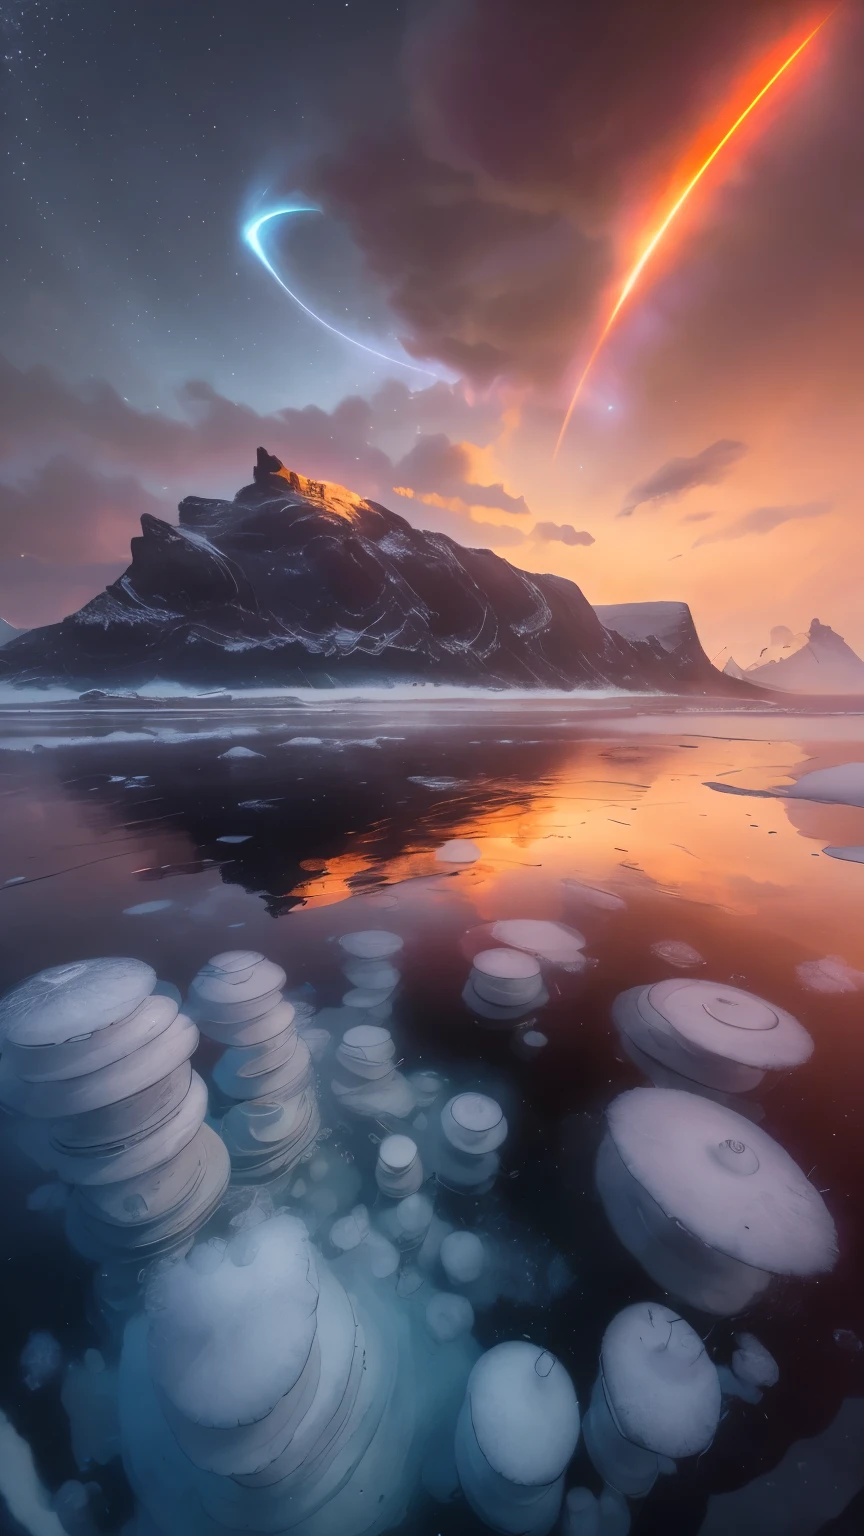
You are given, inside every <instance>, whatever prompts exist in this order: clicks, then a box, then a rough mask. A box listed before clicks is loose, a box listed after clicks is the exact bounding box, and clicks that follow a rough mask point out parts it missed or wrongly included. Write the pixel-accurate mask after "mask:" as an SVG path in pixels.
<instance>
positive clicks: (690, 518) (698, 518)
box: [681, 512, 716, 523]
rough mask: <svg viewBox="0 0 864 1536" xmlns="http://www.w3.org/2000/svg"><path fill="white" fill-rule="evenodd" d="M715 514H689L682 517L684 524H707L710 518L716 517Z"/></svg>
mask: <svg viewBox="0 0 864 1536" xmlns="http://www.w3.org/2000/svg"><path fill="white" fill-rule="evenodd" d="M714 516H716V514H715V513H714V512H687V513H685V515H684V517H682V519H681V521H682V523H707V521H708V519H709V517H714Z"/></svg>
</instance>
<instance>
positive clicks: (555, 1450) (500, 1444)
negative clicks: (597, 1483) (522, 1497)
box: [467, 1339, 579, 1488]
mask: <svg viewBox="0 0 864 1536" xmlns="http://www.w3.org/2000/svg"><path fill="white" fill-rule="evenodd" d="M467 1396H468V1403H469V1405H470V1410H471V1423H472V1426H473V1429H474V1434H475V1436H476V1439H477V1444H478V1445H479V1447H480V1450H481V1451H482V1452H483V1455H484V1456H485V1458H486V1460H487V1461H488V1463H489V1465H490V1467H491V1468H492V1469H493V1471H495V1472H497V1473H499V1474H500V1476H501V1477H505V1478H506V1479H507V1481H508V1482H511V1483H520V1484H522V1485H524V1486H525V1487H528V1488H537V1487H542V1486H544V1485H546V1484H548V1483H551V1482H554V1480H555V1479H556V1478H558V1477H560V1476H561V1474H562V1472H563V1471H564V1470H565V1468H566V1467H567V1465H568V1463H569V1462H570V1459H571V1457H572V1455H573V1452H574V1451H575V1449H576V1443H577V1441H578V1439H579V1404H578V1402H577V1400H576V1392H575V1390H574V1387H573V1383H572V1381H571V1380H570V1377H569V1376H568V1374H567V1372H566V1371H565V1369H564V1367H563V1365H562V1364H561V1362H560V1360H557V1359H556V1358H555V1356H554V1355H551V1354H550V1353H549V1352H548V1350H545V1349H541V1348H540V1347H539V1345H537V1344H529V1343H527V1342H523V1341H522V1340H516V1339H514V1340H511V1341H509V1342H508V1343H506V1344H496V1345H495V1347H494V1349H489V1350H487V1351H486V1353H485V1355H482V1356H481V1358H480V1359H479V1360H478V1361H477V1364H476V1365H475V1367H474V1369H473V1371H472V1372H471V1375H470V1376H469V1378H468V1394H467Z"/></svg>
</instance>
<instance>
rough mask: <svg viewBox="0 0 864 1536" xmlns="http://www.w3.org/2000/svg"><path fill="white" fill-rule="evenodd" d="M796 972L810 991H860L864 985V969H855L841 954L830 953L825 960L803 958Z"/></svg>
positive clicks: (802, 983)
mask: <svg viewBox="0 0 864 1536" xmlns="http://www.w3.org/2000/svg"><path fill="white" fill-rule="evenodd" d="M795 973H796V975H797V977H798V980H799V981H800V982H801V985H802V986H804V987H807V989H808V991H810V992H860V991H861V989H862V987H864V971H856V970H853V968H852V966H851V965H847V963H846V961H845V960H842V959H841V958H840V956H839V955H828V956H827V957H826V958H825V959H824V960H802V962H801V964H800V965H796V967H795Z"/></svg>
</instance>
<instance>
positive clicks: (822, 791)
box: [781, 763, 864, 806]
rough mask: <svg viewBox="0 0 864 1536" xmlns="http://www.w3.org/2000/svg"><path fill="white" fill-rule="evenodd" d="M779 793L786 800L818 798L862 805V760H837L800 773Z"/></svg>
mask: <svg viewBox="0 0 864 1536" xmlns="http://www.w3.org/2000/svg"><path fill="white" fill-rule="evenodd" d="M781 793H782V794H784V795H785V796H786V797H787V799H789V800H818V801H821V802H822V803H823V804H825V805H857V806H864V763H841V764H840V765H839V766H838V767H837V768H817V769H815V770H814V772H813V773H802V775H801V777H800V779H797V780H796V781H795V783H794V784H789V785H788V786H786V787H785V788H784V789H783V790H781Z"/></svg>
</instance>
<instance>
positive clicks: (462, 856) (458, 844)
mask: <svg viewBox="0 0 864 1536" xmlns="http://www.w3.org/2000/svg"><path fill="white" fill-rule="evenodd" d="M435 857H436V859H438V861H439V862H440V863H441V864H476V863H477V860H478V859H479V858H481V857H482V855H481V852H480V849H479V848H478V847H477V844H476V843H473V842H472V841H471V840H470V838H467V837H451V838H450V839H449V841H448V842H446V843H442V844H441V847H440V848H437V849H436V850H435Z"/></svg>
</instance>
